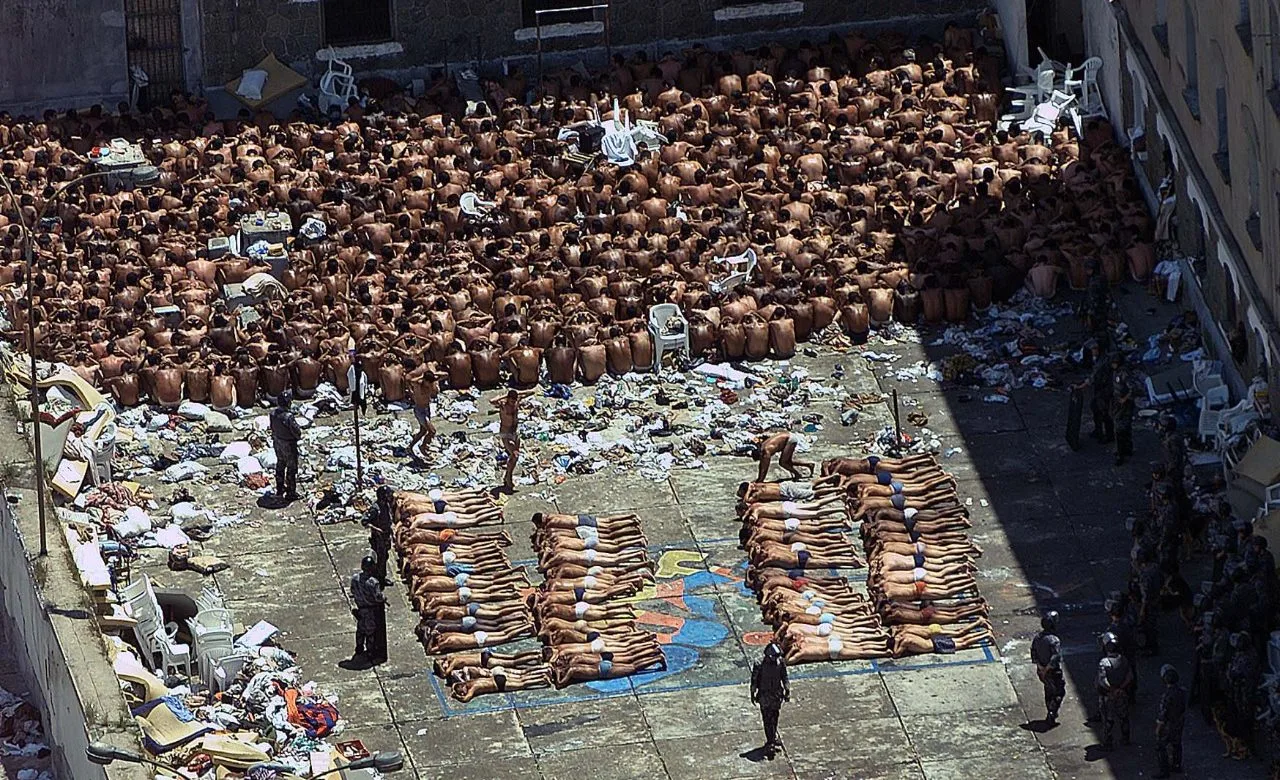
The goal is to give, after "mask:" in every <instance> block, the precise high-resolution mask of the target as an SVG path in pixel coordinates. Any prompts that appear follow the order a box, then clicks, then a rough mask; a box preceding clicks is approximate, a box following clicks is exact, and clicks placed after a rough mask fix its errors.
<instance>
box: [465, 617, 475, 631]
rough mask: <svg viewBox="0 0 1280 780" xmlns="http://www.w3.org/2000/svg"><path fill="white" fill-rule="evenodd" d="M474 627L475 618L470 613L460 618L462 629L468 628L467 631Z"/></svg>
mask: <svg viewBox="0 0 1280 780" xmlns="http://www.w3.org/2000/svg"><path fill="white" fill-rule="evenodd" d="M475 627H476V619H475V618H473V617H471V616H470V615H467V616H466V617H464V618H463V619H462V628H463V629H464V630H468V631H469V630H471V629H473V628H475Z"/></svg>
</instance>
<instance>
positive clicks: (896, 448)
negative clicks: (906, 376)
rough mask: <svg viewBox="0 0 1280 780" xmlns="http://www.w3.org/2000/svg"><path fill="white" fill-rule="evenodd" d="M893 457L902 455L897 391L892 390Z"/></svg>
mask: <svg viewBox="0 0 1280 780" xmlns="http://www.w3.org/2000/svg"><path fill="white" fill-rule="evenodd" d="M893 430H894V438H893V456H894V457H895V458H896V457H898V456H899V455H901V454H902V420H901V419H900V418H899V417H898V389H897V388H896V387H895V388H894V390H893Z"/></svg>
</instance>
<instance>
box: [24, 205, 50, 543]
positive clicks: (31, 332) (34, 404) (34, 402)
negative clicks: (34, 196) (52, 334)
mask: <svg viewBox="0 0 1280 780" xmlns="http://www.w3.org/2000/svg"><path fill="white" fill-rule="evenodd" d="M26 233H27V240H26V241H25V242H24V243H25V245H26V250H25V251H24V259H25V260H26V262H27V353H28V354H29V355H30V356H31V449H33V450H35V456H36V506H37V507H38V511H39V513H40V556H41V557H44V556H46V555H48V554H49V543H48V534H47V533H46V531H45V506H44V448H43V447H42V446H41V445H40V388H39V387H38V386H37V383H36V303H35V300H36V296H35V289H36V280H35V252H34V251H33V250H32V248H31V245H32V244H33V243H34V238H33V237H32V235H31V231H30V230H28V231H26Z"/></svg>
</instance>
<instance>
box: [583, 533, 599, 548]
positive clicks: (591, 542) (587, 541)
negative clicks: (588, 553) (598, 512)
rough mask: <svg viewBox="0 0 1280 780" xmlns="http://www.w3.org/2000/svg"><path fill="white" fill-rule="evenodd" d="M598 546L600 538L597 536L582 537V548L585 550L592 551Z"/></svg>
mask: <svg viewBox="0 0 1280 780" xmlns="http://www.w3.org/2000/svg"><path fill="white" fill-rule="evenodd" d="M599 544H600V537H598V536H587V537H584V538H583V540H582V547H583V548H584V549H587V550H592V551H594V550H595V549H596V547H597V546H599Z"/></svg>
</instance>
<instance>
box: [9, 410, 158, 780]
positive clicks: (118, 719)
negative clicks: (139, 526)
mask: <svg viewBox="0 0 1280 780" xmlns="http://www.w3.org/2000/svg"><path fill="white" fill-rule="evenodd" d="M0 429H3V430H5V431H9V432H10V433H8V434H6V435H5V436H3V437H0V462H2V463H6V464H9V463H12V464H17V465H18V466H19V467H20V472H21V473H20V474H19V476H18V478H17V479H15V480H14V481H13V483H11V484H10V486H9V487H8V488H7V489H6V490H7V494H6V492H5V491H0V627H2V628H3V633H4V635H5V637H6V639H7V640H8V641H7V646H8V647H11V648H14V649H15V650H16V651H17V652H15V656H16V658H15V661H16V665H17V667H18V669H19V670H20V672H21V673H22V675H23V676H24V677H25V678H26V679H27V681H28V682H29V684H30V687H31V689H32V690H36V691H39V694H40V700H39V701H36V702H33V704H35V705H36V706H37V707H39V709H40V712H41V714H42V716H43V717H44V727H45V739H46V741H47V742H48V744H49V745H50V747H52V748H53V751H54V755H53V767H54V769H55V771H56V772H57V773H58V776H59V777H60V778H63V780H147V778H150V777H151V775H150V774H149V773H147V772H145V771H143V770H142V769H141V768H140V767H136V766H130V765H127V764H117V765H113V766H111V767H109V768H107V769H106V770H105V771H104V768H103V767H100V766H96V765H94V764H92V763H90V762H89V761H88V759H86V758H85V752H84V751H85V747H87V746H88V744H89V742H90V741H91V740H94V739H105V740H106V741H108V742H112V743H114V744H118V745H121V746H123V747H128V748H131V749H137V748H138V747H139V746H140V742H139V739H140V735H139V734H138V730H137V727H136V726H135V725H134V722H133V719H132V717H131V716H130V715H129V711H128V709H127V708H126V706H125V701H124V696H123V694H121V692H120V684H119V682H118V680H117V679H116V676H115V673H114V672H113V671H112V669H111V664H110V663H109V662H108V660H107V656H106V651H105V648H104V645H103V640H102V636H101V634H100V633H99V632H98V630H97V627H96V625H95V624H94V621H93V611H92V609H91V607H90V604H89V601H88V598H87V595H86V594H85V592H84V590H83V588H82V587H81V585H80V580H79V577H78V575H77V573H76V571H75V565H74V564H73V563H72V561H71V554H70V551H69V549H68V547H67V543H66V539H65V537H63V536H62V530H61V524H60V523H59V521H58V519H57V517H56V516H55V515H54V514H53V508H52V505H50V507H49V515H48V517H49V521H50V522H49V528H48V537H47V538H48V547H49V554H48V555H47V556H44V557H38V556H37V555H36V552H37V551H38V549H39V518H38V513H37V511H36V495H35V493H34V492H33V491H32V490H30V486H31V484H32V482H33V481H34V473H33V472H32V471H31V465H32V462H33V459H32V457H31V453H30V450H29V449H28V448H27V443H28V442H29V441H30V440H29V439H26V440H24V439H23V438H22V437H19V436H14V435H13V434H12V432H13V431H14V430H19V428H18V424H17V421H16V420H15V419H14V417H13V415H12V414H11V413H10V411H9V410H8V409H4V408H0ZM15 485H16V486H15ZM7 495H15V496H18V497H19V503H18V505H17V507H16V509H14V510H12V511H10V508H9V502H8V501H7ZM0 776H3V772H2V771H0Z"/></svg>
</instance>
